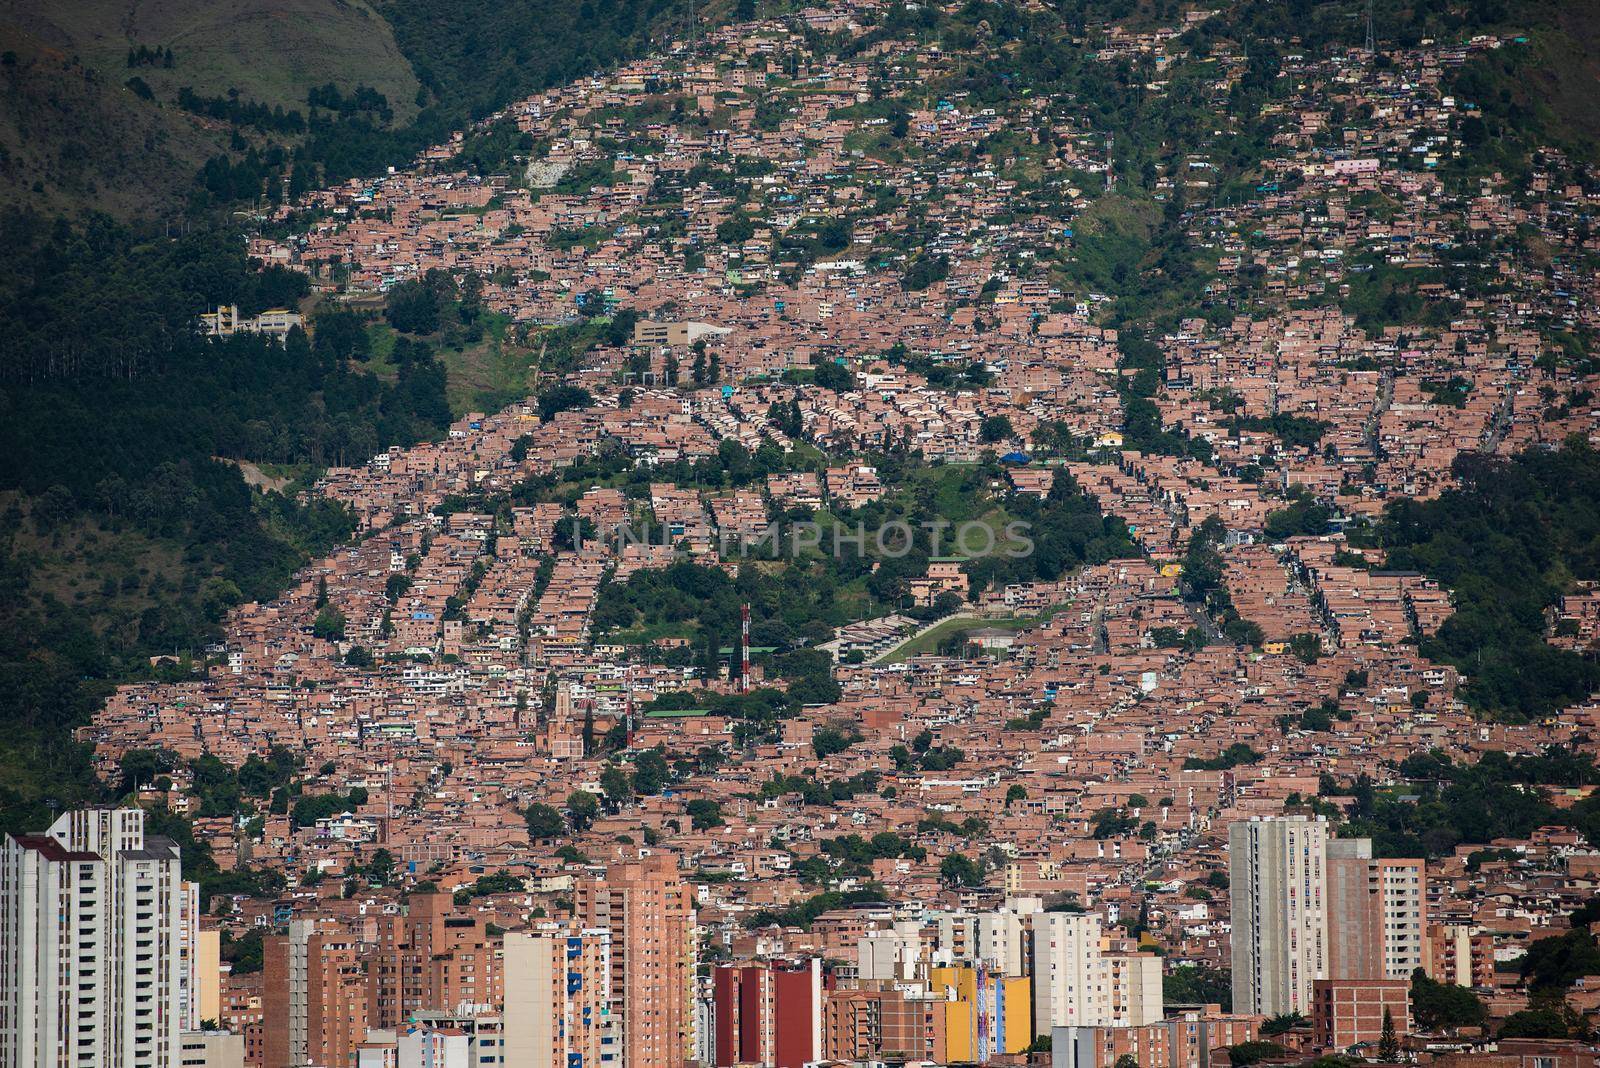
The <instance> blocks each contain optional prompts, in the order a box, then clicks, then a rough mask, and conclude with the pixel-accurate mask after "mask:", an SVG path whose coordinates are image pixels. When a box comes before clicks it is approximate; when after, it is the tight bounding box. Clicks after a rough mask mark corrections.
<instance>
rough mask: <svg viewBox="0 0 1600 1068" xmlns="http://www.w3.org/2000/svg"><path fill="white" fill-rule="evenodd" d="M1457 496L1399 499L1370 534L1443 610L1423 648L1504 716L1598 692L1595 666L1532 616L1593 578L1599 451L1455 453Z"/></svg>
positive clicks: (1483, 706)
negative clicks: (1436, 587)
mask: <svg viewBox="0 0 1600 1068" xmlns="http://www.w3.org/2000/svg"><path fill="white" fill-rule="evenodd" d="M1455 470H1456V473H1457V474H1458V475H1459V476H1460V477H1461V486H1460V488H1459V489H1454V490H1451V491H1449V492H1447V493H1445V494H1443V495H1442V496H1440V497H1439V498H1437V499H1435V500H1432V501H1426V502H1418V501H1413V500H1409V499H1402V500H1398V501H1396V502H1394V503H1393V504H1392V505H1391V506H1390V507H1389V509H1388V511H1387V513H1386V515H1385V517H1384V520H1383V522H1382V524H1381V525H1380V526H1379V528H1378V537H1379V540H1380V543H1381V544H1382V545H1383V546H1384V547H1385V548H1386V549H1387V550H1388V552H1389V565H1390V566H1391V567H1396V568H1414V569H1416V570H1419V571H1422V572H1423V573H1425V574H1426V575H1428V576H1429V577H1430V578H1433V579H1436V580H1437V581H1438V582H1439V583H1440V584H1441V585H1443V586H1445V587H1447V588H1448V589H1449V590H1450V591H1451V594H1452V596H1453V599H1454V601H1455V606H1456V610H1455V613H1454V614H1453V615H1452V616H1451V617H1450V618H1449V619H1448V620H1446V621H1445V623H1444V625H1443V626H1441V627H1440V628H1439V631H1438V633H1437V634H1435V635H1433V636H1432V637H1430V638H1428V639H1425V640H1424V642H1423V645H1422V650H1423V652H1425V653H1427V654H1428V655H1429V656H1431V657H1433V658H1435V659H1438V660H1443V661H1445V662H1447V663H1451V664H1454V665H1456V666H1457V667H1459V668H1460V669H1461V670H1462V672H1463V673H1464V674H1465V675H1466V676H1467V683H1466V685H1465V686H1463V687H1462V690H1461V692H1462V695H1463V696H1464V697H1465V698H1466V699H1467V700H1468V701H1469V702H1471V703H1472V705H1473V706H1474V707H1476V708H1478V709H1480V710H1482V711H1484V712H1486V713H1490V714H1494V715H1498V716H1503V717H1506V718H1508V719H1513V720H1524V719H1528V718H1530V717H1535V716H1543V715H1548V714H1550V713H1551V712H1554V711H1556V710H1557V709H1560V708H1563V707H1565V706H1566V705H1569V704H1572V703H1573V702H1575V701H1579V700H1582V699H1584V698H1586V697H1587V696H1588V695H1589V694H1591V693H1593V692H1595V691H1596V690H1597V689H1600V664H1597V663H1596V662H1595V661H1594V660H1592V659H1588V658H1585V657H1582V656H1579V655H1578V654H1576V653H1572V652H1568V651H1566V650H1562V649H1558V648H1556V647H1554V646H1552V645H1550V644H1549V643H1548V642H1546V641H1545V640H1544V632H1545V617H1544V610H1545V609H1546V608H1547V607H1548V606H1550V605H1551V604H1553V603H1554V602H1555V600H1556V598H1557V597H1559V596H1560V595H1561V594H1562V593H1563V592H1565V591H1566V590H1567V589H1568V588H1569V586H1570V584H1571V583H1572V582H1573V581H1574V580H1575V579H1594V578H1597V577H1600V454H1597V453H1596V452H1595V451H1594V450H1593V449H1591V448H1589V447H1588V446H1587V445H1585V444H1583V443H1581V442H1572V443H1570V444H1568V445H1567V446H1566V447H1565V448H1563V449H1560V450H1558V451H1555V452H1529V453H1525V454H1523V455H1521V456H1518V457H1517V458H1515V459H1514V460H1502V459H1496V458H1489V457H1481V456H1476V455H1471V454H1463V455H1461V456H1460V457H1458V458H1457V460H1456V462H1455Z"/></svg>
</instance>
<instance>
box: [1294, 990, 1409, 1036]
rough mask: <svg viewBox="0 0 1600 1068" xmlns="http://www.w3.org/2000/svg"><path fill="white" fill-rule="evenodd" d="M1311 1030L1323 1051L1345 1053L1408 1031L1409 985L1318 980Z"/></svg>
mask: <svg viewBox="0 0 1600 1068" xmlns="http://www.w3.org/2000/svg"><path fill="white" fill-rule="evenodd" d="M1312 1000H1313V1004H1312V1007H1311V1008H1312V1011H1311V1030H1312V1034H1313V1036H1314V1041H1315V1042H1316V1044H1317V1045H1318V1046H1320V1047H1322V1048H1323V1049H1349V1048H1350V1047H1351V1046H1357V1045H1361V1044H1364V1043H1372V1044H1376V1043H1378V1042H1379V1041H1381V1040H1382V1039H1383V1031H1384V1022H1385V1020H1387V1021H1388V1022H1389V1025H1390V1026H1392V1027H1393V1028H1394V1033H1395V1035H1397V1036H1398V1035H1403V1034H1405V1033H1406V1032H1408V1031H1410V1030H1411V984H1410V983H1409V982H1407V981H1405V980H1403V979H1318V980H1317V981H1316V982H1315V983H1314V984H1312Z"/></svg>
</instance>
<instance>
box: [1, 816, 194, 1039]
mask: <svg viewBox="0 0 1600 1068" xmlns="http://www.w3.org/2000/svg"><path fill="white" fill-rule="evenodd" d="M193 922H194V909H193V899H192V897H191V896H190V892H189V890H188V889H187V888H186V886H185V884H184V882H183V879H182V876H181V874H180V871H179V861H178V847H177V846H176V845H175V844H174V843H173V842H172V841H170V840H169V839H166V838H159V837H155V836H149V837H147V836H146V835H145V833H144V813H143V811H141V810H139V809H113V808H95V809H86V810H82V811H78V812H69V813H67V814H65V815H63V816H61V818H59V819H58V820H56V822H55V823H54V824H52V825H51V827H50V830H49V831H48V832H46V833H45V834H25V835H21V836H12V835H7V836H6V840H5V847H4V851H3V853H0V1068H175V1066H176V1065H177V1064H178V1061H179V1053H180V1045H179V1037H178V1035H179V1031H180V1030H182V1028H183V1026H184V1022H185V1021H184V1020H183V1019H182V1017H183V1015H184V1011H185V1009H186V1005H185V996H186V991H185V990H184V987H185V985H186V984H185V976H184V953H183V947H184V946H185V945H193V944H194V939H195V936H194V933H193V932H192V931H190V932H188V933H187V935H186V934H184V933H183V931H182V925H183V924H185V923H190V924H192V923H193Z"/></svg>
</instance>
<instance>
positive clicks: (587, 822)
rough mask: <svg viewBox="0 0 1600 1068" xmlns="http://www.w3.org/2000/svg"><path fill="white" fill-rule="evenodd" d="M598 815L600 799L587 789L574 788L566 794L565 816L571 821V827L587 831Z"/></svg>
mask: <svg viewBox="0 0 1600 1068" xmlns="http://www.w3.org/2000/svg"><path fill="white" fill-rule="evenodd" d="M599 815H600V801H599V799H598V798H596V797H595V796H594V794H591V793H590V792H589V791H587V790H574V791H572V793H570V794H568V795H567V818H568V819H570V820H571V821H572V829H573V830H575V831H578V832H580V833H581V832H583V831H587V830H588V829H589V828H590V827H592V826H594V821H595V818H596V817H597V816H599Z"/></svg>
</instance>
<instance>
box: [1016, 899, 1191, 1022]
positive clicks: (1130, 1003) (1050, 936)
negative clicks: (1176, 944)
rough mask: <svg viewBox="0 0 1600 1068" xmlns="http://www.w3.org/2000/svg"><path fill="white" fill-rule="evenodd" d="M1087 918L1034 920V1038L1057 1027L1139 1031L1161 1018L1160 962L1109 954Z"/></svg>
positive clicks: (1096, 920) (1049, 915) (1063, 915)
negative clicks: (1137, 1028)
mask: <svg viewBox="0 0 1600 1068" xmlns="http://www.w3.org/2000/svg"><path fill="white" fill-rule="evenodd" d="M1109 941H1110V940H1109V939H1108V938H1107V937H1106V935H1105V934H1104V933H1103V932H1102V931H1101V929H1100V917H1099V916H1097V915H1094V914H1092V913H1075V912H1045V913H1040V914H1038V915H1035V916H1034V917H1033V1015H1034V1030H1035V1033H1036V1034H1039V1035H1048V1034H1051V1032H1052V1030H1053V1029H1054V1028H1057V1027H1143V1026H1144V1025H1145V1024H1148V1023H1155V1022H1157V1021H1159V1020H1160V1019H1161V1016H1162V1007H1163V1002H1162V996H1161V958H1160V957H1157V956H1155V955H1154V954H1149V953H1134V954H1114V953H1110V952H1108V951H1107V950H1108V944H1109Z"/></svg>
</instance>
